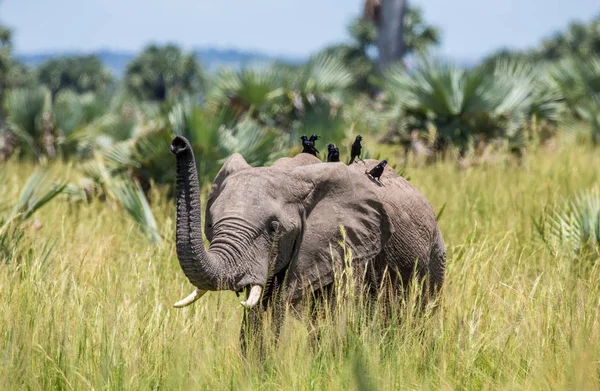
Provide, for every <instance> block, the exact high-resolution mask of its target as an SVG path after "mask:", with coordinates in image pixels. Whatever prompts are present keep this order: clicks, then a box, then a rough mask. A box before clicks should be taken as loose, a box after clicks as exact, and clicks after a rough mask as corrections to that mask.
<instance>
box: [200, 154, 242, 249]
mask: <svg viewBox="0 0 600 391" xmlns="http://www.w3.org/2000/svg"><path fill="white" fill-rule="evenodd" d="M248 168H252V166H250V165H249V164H248V163H246V160H244V157H243V156H242V155H240V154H239V153H234V154H233V155H231V156H229V157H228V158H227V160H225V163H223V167H221V170H219V173H218V174H217V176H216V177H215V179H214V181H213V184H212V186H211V188H210V195H209V196H208V200H207V202H206V211H207V212H208V211H209V210H210V206H211V205H212V203H213V202H214V200H215V199H216V198H217V197H218V196H219V194H220V193H221V188H222V186H223V182H225V179H227V177H228V176H229V175H232V174H234V173H236V172H239V171H242V170H246V169H248ZM211 224H212V221H211V216H210V214H209V213H206V218H205V219H204V232H205V233H206V237H207V238H208V240H211V236H212V235H211V232H212V230H211V229H210V225H211Z"/></svg>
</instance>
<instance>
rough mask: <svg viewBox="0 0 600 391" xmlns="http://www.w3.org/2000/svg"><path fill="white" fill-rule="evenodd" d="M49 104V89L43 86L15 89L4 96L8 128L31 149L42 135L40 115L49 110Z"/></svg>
mask: <svg viewBox="0 0 600 391" xmlns="http://www.w3.org/2000/svg"><path fill="white" fill-rule="evenodd" d="M50 105H51V96H50V91H49V90H48V89H47V88H45V87H37V88H30V89H16V90H12V91H10V92H9V93H8V94H7V96H6V101H5V109H6V113H7V116H8V118H7V119H8V125H9V128H10V129H11V130H12V132H13V133H14V134H15V135H16V136H17V137H19V138H20V139H21V140H22V141H23V142H25V143H27V144H28V145H29V147H30V148H32V149H35V143H36V140H37V139H39V137H40V136H41V135H42V116H43V115H44V114H45V113H48V112H49V111H50Z"/></svg>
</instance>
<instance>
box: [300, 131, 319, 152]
mask: <svg viewBox="0 0 600 391" xmlns="http://www.w3.org/2000/svg"><path fill="white" fill-rule="evenodd" d="M300 140H302V153H310V154H311V155H313V156H317V153H319V151H318V150H317V148H315V141H314V140H313V137H312V136H311V137H310V139H309V138H307V137H306V135H305V134H303V135H302V136H300Z"/></svg>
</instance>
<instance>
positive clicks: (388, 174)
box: [349, 159, 445, 282]
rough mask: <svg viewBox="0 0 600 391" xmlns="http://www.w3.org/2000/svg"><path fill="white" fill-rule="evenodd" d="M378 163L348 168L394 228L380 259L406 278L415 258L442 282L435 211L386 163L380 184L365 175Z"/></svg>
mask: <svg viewBox="0 0 600 391" xmlns="http://www.w3.org/2000/svg"><path fill="white" fill-rule="evenodd" d="M378 163H379V162H378V161H376V160H372V159H369V160H366V161H365V164H362V163H356V164H352V165H351V166H350V167H349V169H350V170H352V171H355V172H357V174H359V173H360V174H362V175H363V176H364V177H365V180H364V181H363V182H364V184H365V185H366V186H372V189H373V191H374V192H375V194H377V196H378V197H379V198H380V200H381V201H382V203H383V204H384V205H385V208H386V211H387V212H388V215H389V216H390V220H391V223H392V225H393V227H394V233H393V234H392V236H391V237H390V240H389V241H388V243H387V244H386V246H385V248H384V253H383V257H382V259H381V261H382V262H385V263H387V264H388V266H391V267H392V268H394V266H395V267H396V270H397V271H398V272H400V273H401V274H402V275H403V277H406V278H410V274H412V273H413V270H414V266H415V261H416V260H418V262H419V264H418V269H420V270H421V272H432V278H433V281H440V282H441V281H443V274H444V272H443V270H444V265H445V244H444V241H443V238H442V234H441V232H440V230H439V227H438V224H437V221H436V216H435V212H434V210H433V207H432V206H431V203H430V202H429V201H428V200H427V198H426V197H425V196H424V195H423V194H422V193H421V192H420V191H419V190H418V189H417V188H416V187H415V186H413V185H412V184H411V183H410V182H408V181H407V180H406V179H405V178H403V177H402V176H401V175H399V174H398V173H396V172H395V171H394V170H393V169H392V168H390V167H389V166H388V167H386V168H385V170H384V173H383V175H382V176H381V183H382V185H379V184H377V183H376V182H374V181H373V180H372V179H371V178H369V177H368V176H367V175H366V174H365V171H368V170H370V169H372V168H373V167H375V166H376V165H377V164H378Z"/></svg>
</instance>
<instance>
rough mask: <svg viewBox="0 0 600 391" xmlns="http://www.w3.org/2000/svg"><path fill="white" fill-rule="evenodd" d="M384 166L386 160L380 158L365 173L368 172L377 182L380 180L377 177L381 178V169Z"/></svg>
mask: <svg viewBox="0 0 600 391" xmlns="http://www.w3.org/2000/svg"><path fill="white" fill-rule="evenodd" d="M385 166H387V160H382V161H381V162H380V163H379V164H378V165H376V166H375V167H373V168H372V169H371V171H369V172H367V171H365V174H369V175H370V176H372V177H373V178H374V179H376V180H377V182H381V181H380V180H379V178H381V175H382V174H383V170H384V169H385Z"/></svg>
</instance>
